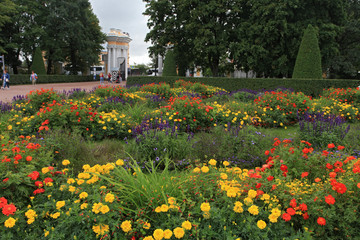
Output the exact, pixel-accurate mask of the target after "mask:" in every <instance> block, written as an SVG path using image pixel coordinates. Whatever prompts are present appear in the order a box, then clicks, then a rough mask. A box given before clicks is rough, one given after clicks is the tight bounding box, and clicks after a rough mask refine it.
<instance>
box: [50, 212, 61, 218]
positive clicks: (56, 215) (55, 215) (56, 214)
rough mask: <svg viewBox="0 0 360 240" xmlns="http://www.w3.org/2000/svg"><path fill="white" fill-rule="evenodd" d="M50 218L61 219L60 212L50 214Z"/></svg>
mask: <svg viewBox="0 0 360 240" xmlns="http://www.w3.org/2000/svg"><path fill="white" fill-rule="evenodd" d="M50 217H52V218H53V219H57V218H58V217H60V212H56V213H54V214H50Z"/></svg>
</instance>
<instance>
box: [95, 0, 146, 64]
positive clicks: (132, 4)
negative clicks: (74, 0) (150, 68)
mask: <svg viewBox="0 0 360 240" xmlns="http://www.w3.org/2000/svg"><path fill="white" fill-rule="evenodd" d="M89 1H90V3H91V5H92V8H93V11H94V13H95V14H96V15H97V17H98V19H99V21H100V26H101V28H102V31H103V32H104V33H106V34H107V33H108V32H109V31H110V28H117V29H121V30H122V31H123V32H127V33H129V34H130V37H131V39H132V41H131V42H130V64H131V65H133V64H134V63H136V64H141V63H144V64H148V63H150V58H149V56H148V50H147V48H148V47H149V46H150V43H146V42H145V41H144V39H145V36H146V33H148V31H149V29H148V28H147V25H146V23H147V17H146V16H143V15H142V13H143V12H144V11H145V3H144V2H143V1H141V0H89Z"/></svg>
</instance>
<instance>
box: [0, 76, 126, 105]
mask: <svg viewBox="0 0 360 240" xmlns="http://www.w3.org/2000/svg"><path fill="white" fill-rule="evenodd" d="M99 85H100V83H99V82H98V81H94V82H73V83H47V84H36V85H35V86H33V85H14V86H11V85H10V89H7V88H6V89H5V90H3V88H2V89H1V90H0V102H11V101H12V99H13V97H15V96H18V95H26V94H28V93H29V92H30V91H32V90H37V89H38V90H40V89H41V88H43V89H51V88H52V89H54V90H55V91H57V92H59V93H61V92H63V91H64V90H65V91H69V90H72V89H74V88H80V89H85V90H87V91H90V90H93V89H94V88H96V87H98V86H99ZM118 85H121V86H125V85H126V83H125V82H122V83H121V84H119V83H114V84H108V83H106V84H105V86H118Z"/></svg>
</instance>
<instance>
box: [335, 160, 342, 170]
mask: <svg viewBox="0 0 360 240" xmlns="http://www.w3.org/2000/svg"><path fill="white" fill-rule="evenodd" d="M342 166H343V163H342V162H340V161H336V162H335V163H334V167H337V168H341V167H342Z"/></svg>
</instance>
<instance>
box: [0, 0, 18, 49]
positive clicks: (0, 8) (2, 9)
mask: <svg viewBox="0 0 360 240" xmlns="http://www.w3.org/2000/svg"><path fill="white" fill-rule="evenodd" d="M15 12H16V5H15V4H14V3H13V2H12V1H10V0H3V1H1V2H0V32H3V31H4V30H3V27H4V25H5V24H6V23H9V22H11V21H12V20H11V16H12V15H13V14H14V13H15ZM4 44H5V39H4V36H3V34H0V53H5V52H6V51H5V49H4Z"/></svg>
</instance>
